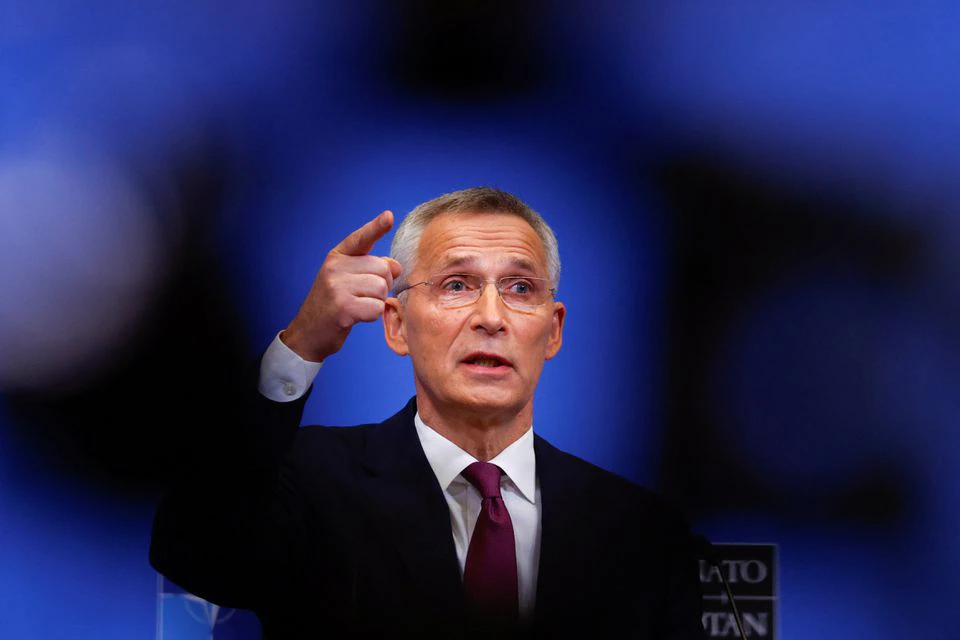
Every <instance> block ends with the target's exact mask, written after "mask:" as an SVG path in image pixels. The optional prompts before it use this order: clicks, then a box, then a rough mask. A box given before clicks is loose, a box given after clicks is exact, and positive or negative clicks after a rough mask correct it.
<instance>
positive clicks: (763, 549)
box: [700, 543, 778, 640]
mask: <svg viewBox="0 0 960 640" xmlns="http://www.w3.org/2000/svg"><path fill="white" fill-rule="evenodd" d="M713 548H714V549H715V550H716V553H717V555H718V556H719V557H720V558H722V559H723V560H722V562H721V563H720V566H719V567H714V566H711V565H710V564H709V563H707V562H706V561H705V560H701V561H700V586H701V590H702V592H703V629H704V631H706V632H707V637H709V638H739V637H740V633H739V631H738V630H737V625H736V619H735V617H734V615H733V610H732V608H731V606H730V599H729V598H728V596H727V591H726V589H725V588H724V586H723V579H726V581H727V582H728V583H729V584H730V591H732V592H733V597H734V598H735V599H736V601H737V607H738V608H739V610H740V614H741V617H742V618H743V626H744V629H743V632H744V635H746V637H747V638H761V639H763V640H776V638H777V636H778V634H777V598H778V596H777V583H778V573H777V564H778V563H777V555H778V554H777V545H775V544H736V543H727V544H717V543H714V545H713Z"/></svg>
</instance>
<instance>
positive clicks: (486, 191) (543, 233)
mask: <svg viewBox="0 0 960 640" xmlns="http://www.w3.org/2000/svg"><path fill="white" fill-rule="evenodd" d="M444 213H507V214H511V215H515V216H518V217H520V218H523V219H524V220H526V221H527V223H528V224H529V225H530V226H531V227H533V230H534V231H535V232H536V234H537V235H538V236H539V237H540V241H541V242H542V243H543V248H544V250H545V251H546V253H547V270H548V272H549V274H550V280H552V281H553V286H554V287H559V286H560V248H559V246H558V245H557V237H556V236H555V235H554V234H553V229H551V228H550V225H548V224H547V222H546V220H544V219H543V218H542V217H541V216H540V214H539V213H537V212H536V211H534V210H533V209H531V208H530V207H529V206H528V205H527V204H526V203H525V202H524V201H523V200H521V199H520V198H518V197H517V196H515V195H513V194H512V193H507V192H506V191H500V190H499V189H494V188H492V187H471V188H469V189H461V190H460V191H454V192H452V193H446V194H444V195H442V196H440V197H438V198H434V199H433V200H428V201H427V202H424V203H423V204H421V205H418V206H417V207H415V208H414V209H413V211H411V212H410V213H408V214H407V216H406V217H405V218H404V219H403V222H401V223H400V226H399V227H397V232H396V233H395V234H394V236H393V241H392V242H391V243H390V257H391V258H393V259H394V260H396V261H397V262H399V263H400V264H401V266H403V272H402V273H401V274H400V277H399V278H397V279H396V280H394V282H393V286H394V290H400V289H402V288H403V287H405V286H407V274H408V273H410V271H411V270H412V269H413V267H414V264H415V262H416V259H417V253H418V251H419V249H420V237H421V236H422V235H423V230H424V229H425V228H426V226H427V224H428V223H429V222H430V221H431V220H433V219H434V218H436V217H437V216H439V215H441V214H444Z"/></svg>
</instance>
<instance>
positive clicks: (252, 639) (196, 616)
mask: <svg viewBox="0 0 960 640" xmlns="http://www.w3.org/2000/svg"><path fill="white" fill-rule="evenodd" d="M157 640H260V621H259V620H257V617H256V616H255V615H254V614H253V613H252V612H250V611H244V610H242V609H227V608H226V607H218V606H217V605H215V604H213V603H211V602H207V601H206V600H204V599H203V598H200V597H198V596H195V595H193V594H192V593H189V592H187V591H184V590H183V589H181V588H180V587H178V586H177V585H175V584H174V583H172V582H170V581H169V580H167V579H166V578H164V577H163V576H162V575H157Z"/></svg>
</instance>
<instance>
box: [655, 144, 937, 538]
mask: <svg viewBox="0 0 960 640" xmlns="http://www.w3.org/2000/svg"><path fill="white" fill-rule="evenodd" d="M659 184H660V185H661V186H662V189H663V194H664V196H665V202H666V205H667V208H668V212H669V214H670V218H669V220H670V222H671V229H670V233H671V234H672V247H671V251H672V255H671V256H670V262H671V266H670V267H669V268H668V273H670V274H671V276H670V277H671V281H670V283H669V287H668V291H669V292H670V293H669V296H670V299H669V300H668V317H667V325H668V331H669V340H668V346H667V353H666V357H667V358H668V361H667V366H666V368H667V385H668V388H667V400H666V402H667V408H666V415H667V434H666V438H665V440H664V457H663V459H664V465H663V470H662V483H663V485H662V486H663V488H664V491H665V492H666V493H667V494H668V495H669V496H670V497H671V498H672V499H674V500H676V501H677V502H678V503H680V504H683V505H685V506H686V507H687V508H688V509H689V510H690V511H691V512H694V513H705V512H720V511H722V510H724V509H756V510H760V511H763V512H766V513H769V514H771V515H775V516H779V517H783V518H796V519H810V518H815V519H818V520H820V521H831V522H834V523H849V524H855V523H860V524H868V523H873V524H881V525H882V524H891V523H893V522H895V521H899V520H900V519H901V518H903V517H904V516H905V515H906V514H905V510H906V508H907V504H909V503H910V501H911V499H912V498H911V491H912V489H911V486H910V477H909V475H910V474H909V473H908V470H907V468H906V467H905V466H903V465H904V464H906V463H905V462H903V461H901V460H900V459H899V456H898V455H897V452H896V451H895V450H890V447H888V448H887V449H886V450H885V449H884V448H883V447H877V448H866V449H864V450H862V451H849V452H848V453H847V454H846V455H853V456H857V455H860V458H856V462H857V464H856V465H855V466H854V465H852V464H851V470H852V473H849V474H848V473H843V470H842V469H840V470H839V471H838V470H837V469H835V468H833V467H831V468H830V471H829V473H830V482H828V483H824V482H820V483H816V484H814V483H810V484H806V485H804V484H803V483H801V486H800V487H799V488H798V487H797V485H796V483H793V484H791V483H790V482H786V481H783V479H782V478H781V479H780V480H779V481H778V478H777V477H775V474H772V473H770V469H771V467H770V465H758V464H757V461H756V460H753V459H752V458H751V453H752V454H756V450H754V451H748V452H745V451H744V447H743V446H742V444H743V438H746V437H749V431H746V432H745V431H744V425H743V424H738V423H737V422H736V418H735V417H733V416H732V415H730V414H729V413H728V414H726V415H724V413H723V411H721V410H719V409H721V408H722V405H720V406H718V399H717V395H718V394H721V395H722V391H718V390H717V388H716V384H717V379H718V378H720V379H722V378H724V377H725V376H730V375H732V374H731V372H729V371H727V370H726V369H721V370H719V371H718V369H717V366H718V364H717V363H718V359H719V358H720V354H721V353H723V352H724V349H725V347H726V346H727V341H728V340H729V338H730V334H731V332H732V331H733V330H734V328H740V325H742V323H743V319H744V316H745V315H746V314H747V313H748V312H749V311H750V308H751V307H752V306H754V305H755V303H756V302H757V300H758V299H759V298H762V297H763V295H764V294H765V293H767V292H769V291H770V290H772V289H776V288H777V287H782V286H783V283H784V281H785V280H786V279H789V278H790V277H793V276H795V275H796V274H798V273H799V274H803V272H804V271H805V270H808V269H810V268H812V267H814V268H815V267H819V268H825V269H827V270H828V271H830V270H831V269H837V273H840V274H847V273H849V272H851V271H852V272H854V273H856V274H857V276H856V277H857V278H859V279H860V280H862V281H863V282H865V283H866V284H868V285H869V286H870V287H875V288H877V289H879V290H888V291H889V290H897V289H901V288H904V287H906V286H908V285H910V284H911V283H915V282H916V278H917V276H918V274H919V273H920V272H921V268H922V267H923V266H924V265H923V249H924V246H925V244H924V238H923V237H922V236H921V234H919V233H918V232H917V231H916V230H914V229H912V228H908V227H905V226H904V224H903V222H902V221H897V220H896V219H895V218H894V217H893V216H888V217H884V216H882V215H877V214H878V213H879V211H878V210H877V208H876V207H873V208H872V209H871V210H867V209H866V208H865V207H872V205H865V204H863V203H858V202H852V201H849V200H845V199H842V198H839V197H835V196H833V195H832V194H830V193H825V192H819V193H818V192H810V193H806V194H804V195H803V196H799V195H797V193H796V192H795V191H788V190H786V189H783V188H778V187H776V186H774V185H772V184H771V183H769V182H766V183H765V182H763V181H762V180H761V179H760V178H758V177H756V176H750V175H746V174H743V173H738V172H736V171H733V170H729V169H726V168H723V167H721V166H720V164H719V163H716V162H712V161H710V160H706V159H694V160H690V159H682V160H678V161H676V162H673V163H670V164H664V165H663V166H662V167H661V170H660V174H659ZM844 328H845V327H844ZM803 338H806V339H810V336H809V335H807V336H803ZM798 339H802V338H798ZM857 347H860V348H862V345H857ZM795 348H800V349H803V348H805V345H804V344H800V345H799V346H798V347H791V349H795ZM860 354H861V352H859V351H857V350H856V349H855V348H852V349H851V350H850V351H849V352H846V353H842V354H831V353H827V354H823V355H822V358H821V360H822V359H823V358H825V359H826V362H828V363H829V362H830V359H831V358H833V357H841V358H846V360H844V361H842V364H845V365H846V366H851V365H850V364H849V363H850V359H851V358H853V359H856V358H858V357H860ZM732 357H736V354H734V355H733V356H732ZM772 357H776V356H772ZM790 364H791V363H789V362H784V363H778V366H779V367H780V369H779V370H780V371H782V372H783V376H784V380H786V381H788V382H786V383H785V384H787V385H791V386H787V387H784V388H785V389H786V390H787V391H786V393H789V392H790V389H792V390H793V396H794V397H793V398H792V399H789V400H790V402H789V404H790V405H796V404H797V403H811V402H813V403H816V402H817V400H822V399H823V398H828V399H829V400H824V402H829V401H831V400H832V399H833V398H834V394H833V393H823V394H811V395H804V390H805V389H807V388H809V387H816V386H817V385H820V386H822V385H825V384H826V385H829V384H832V383H833V382H835V381H834V380H818V379H811V376H814V375H815V374H816V371H815V370H814V369H811V370H809V371H806V370H802V371H794V370H791V369H790ZM818 364H819V365H821V366H822V362H820V361H818ZM863 366H867V365H865V364H864V365H863ZM775 370H776V369H775ZM811 372H812V373H811ZM750 373H751V375H757V372H755V371H751V372H750ZM764 373H767V372H764ZM798 382H799V383H801V384H796V383H798ZM794 384H796V386H792V385H794ZM843 384H846V383H845V381H844V383H843ZM780 386H781V387H782V386H783V385H780ZM834 391H836V393H838V394H840V395H841V397H843V398H844V399H843V402H844V403H845V405H850V404H851V403H852V404H853V407H852V408H850V407H847V406H845V407H835V406H824V405H818V406H813V407H811V408H806V407H805V411H806V413H805V414H803V415H807V414H809V415H811V416H814V417H815V416H816V415H822V416H827V415H831V412H835V411H836V410H838V409H840V410H843V411H846V412H847V413H852V414H854V415H856V414H857V413H858V412H861V410H862V417H859V418H858V419H859V421H860V422H863V421H865V420H866V421H869V420H871V419H873V417H874V416H873V414H871V412H869V411H867V410H866V409H867V407H858V406H857V403H858V402H861V401H863V400H864V398H867V397H869V395H870V394H871V393H876V389H873V388H870V387H869V384H868V382H867V381H863V382H859V383H858V381H851V382H850V383H849V384H846V386H843V387H842V388H840V389H838V390H834ZM844 393H849V394H850V395H849V396H843V394H844ZM782 400H783V398H780V397H779V396H778V397H777V398H775V399H774V400H773V401H774V402H776V401H782ZM722 401H723V399H722V398H721V399H720V402H722ZM747 401H748V402H752V403H754V404H755V403H762V402H763V401H764V398H753V400H752V401H751V400H749V399H748V400H747ZM794 408H795V407H791V406H782V405H780V406H778V407H776V408H775V409H776V412H788V413H787V414H784V415H789V412H791V411H793V410H794ZM766 426H767V428H769V429H770V430H772V431H773V434H774V435H773V436H772V438H773V440H774V441H776V438H777V436H776V430H777V429H784V428H791V424H790V422H789V421H785V423H784V424H777V423H770V424H768V425H766ZM808 427H809V431H808V432H807V433H804V434H798V437H800V438H802V439H804V441H806V442H811V444H810V445H809V450H808V451H811V450H812V451H816V450H817V446H818V441H819V443H820V445H819V446H821V447H834V446H836V443H838V442H839V443H844V442H846V441H847V440H849V439H850V438H847V440H845V439H844V438H838V439H833V438H831V437H830V436H831V434H830V433H829V429H830V428H831V426H830V423H829V422H824V423H823V424H818V423H816V422H812V423H808ZM857 427H858V428H859V429H864V430H866V431H868V432H870V429H871V425H870V424H865V425H864V424H860V425H857ZM877 431H878V432H879V433H878V435H877V437H881V436H880V433H882V431H881V430H879V429H878V430H877ZM854 433H856V432H854ZM855 437H856V436H854V438H855ZM783 441H784V443H786V442H790V439H789V438H784V439H783ZM864 444H866V443H864ZM774 446H776V445H774ZM787 446H788V445H787ZM760 449H762V447H761V448H760ZM821 450H823V449H822V448H821ZM863 451H870V454H869V457H866V458H864V455H865V454H863ZM876 451H880V454H879V455H878V454H876ZM803 453H804V452H791V451H781V452H778V454H777V455H779V456H781V458H780V459H789V457H790V456H791V455H795V456H802V455H803ZM831 454H833V452H831ZM842 455H844V454H842V452H840V453H838V454H837V455H831V456H830V457H829V463H828V464H832V465H834V467H835V465H836V461H837V460H842V459H843V457H842ZM818 464H820V461H819V460H818V459H816V457H815V455H814V456H811V457H810V458H809V459H801V460H798V461H796V466H795V467H794V468H801V467H804V465H806V468H809V469H814V470H816V469H817V465H818ZM761 466H763V467H764V469H763V470H758V469H757V468H755V467H761ZM774 466H775V465H774ZM780 473H781V474H783V473H786V474H789V473H790V470H789V469H782V470H781V471H780ZM809 477H812V478H816V477H818V476H817V474H816V472H815V471H814V472H811V473H810V476H809Z"/></svg>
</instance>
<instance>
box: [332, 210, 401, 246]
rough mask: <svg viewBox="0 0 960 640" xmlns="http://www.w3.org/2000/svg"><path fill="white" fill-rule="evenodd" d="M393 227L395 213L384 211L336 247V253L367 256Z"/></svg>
mask: <svg viewBox="0 0 960 640" xmlns="http://www.w3.org/2000/svg"><path fill="white" fill-rule="evenodd" d="M391 227H393V212H392V211H384V212H383V213H381V214H380V215H378V216H377V217H376V218H374V219H373V220H371V221H370V222H368V223H367V224H365V225H363V226H362V227H360V228H359V229H357V230H356V231H354V232H353V233H351V234H350V235H348V236H347V237H346V238H344V239H343V240H342V241H341V242H340V244H338V245H337V246H336V247H334V251H338V252H340V253H342V254H344V255H348V256H365V255H367V254H368V253H370V250H371V249H373V245H375V244H376V243H377V240H379V239H380V238H382V237H383V236H385V235H386V234H387V232H388V231H390V228H391Z"/></svg>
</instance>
